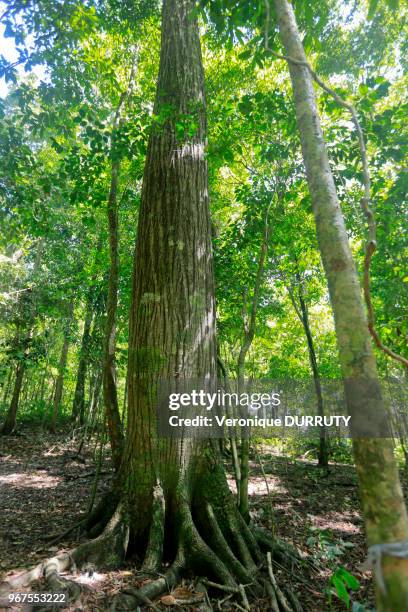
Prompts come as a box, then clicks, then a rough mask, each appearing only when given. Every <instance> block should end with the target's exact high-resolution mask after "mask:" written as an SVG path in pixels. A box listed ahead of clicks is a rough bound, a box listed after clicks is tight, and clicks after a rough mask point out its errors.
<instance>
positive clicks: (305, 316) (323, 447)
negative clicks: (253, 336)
mask: <svg viewBox="0 0 408 612" xmlns="http://www.w3.org/2000/svg"><path fill="white" fill-rule="evenodd" d="M296 279H297V283H298V297H299V304H300V310H299V307H298V304H297V303H296V299H295V296H294V294H293V292H292V290H291V289H289V288H288V291H289V296H290V299H291V302H292V305H293V308H294V309H295V312H296V314H297V316H298V318H299V320H300V322H301V323H302V326H303V331H304V332H305V336H306V341H307V349H308V353H309V362H310V367H311V370H312V375H313V382H314V387H315V392H316V399H317V413H318V414H319V416H322V417H323V416H324V402H323V393H322V384H321V380H320V374H319V368H318V365H317V358H316V351H315V347H314V342H313V336H312V331H311V329H310V323H309V311H308V308H307V304H306V302H305V299H304V295H303V286H302V279H301V278H300V274H296ZM318 464H319V465H320V466H321V467H327V466H328V464H329V449H328V444H327V432H326V427H325V426H324V425H322V426H321V427H320V439H319V456H318Z"/></svg>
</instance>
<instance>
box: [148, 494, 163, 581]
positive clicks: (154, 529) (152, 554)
mask: <svg viewBox="0 0 408 612" xmlns="http://www.w3.org/2000/svg"><path fill="white" fill-rule="evenodd" d="M165 508H166V506H165V500H164V494H163V489H162V487H161V485H160V483H159V482H157V484H156V486H155V488H154V490H153V504H152V522H151V525H150V532H149V540H148V544H147V550H146V554H145V558H144V561H143V565H142V570H145V571H147V572H155V571H158V570H159V569H160V566H161V563H162V558H163V542H164V517H165Z"/></svg>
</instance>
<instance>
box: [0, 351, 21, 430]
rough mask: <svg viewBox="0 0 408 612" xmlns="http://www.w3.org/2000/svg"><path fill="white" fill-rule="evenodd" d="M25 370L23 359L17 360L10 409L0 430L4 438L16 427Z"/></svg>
mask: <svg viewBox="0 0 408 612" xmlns="http://www.w3.org/2000/svg"><path fill="white" fill-rule="evenodd" d="M25 368H26V364H25V359H21V360H19V361H18V362H17V369H16V378H15V380H14V388H13V395H12V397H11V403H10V407H9V409H8V412H7V416H6V420H5V421H4V424H3V429H2V430H1V433H2V434H3V435H5V436H7V435H10V434H11V433H13V431H14V429H15V427H16V418H17V410H18V405H19V401H20V393H21V389H22V386H23V380H24V372H25Z"/></svg>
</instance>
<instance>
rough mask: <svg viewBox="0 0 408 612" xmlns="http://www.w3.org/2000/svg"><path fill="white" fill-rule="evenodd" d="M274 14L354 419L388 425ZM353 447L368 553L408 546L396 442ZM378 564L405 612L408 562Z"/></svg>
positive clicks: (338, 227)
mask: <svg viewBox="0 0 408 612" xmlns="http://www.w3.org/2000/svg"><path fill="white" fill-rule="evenodd" d="M273 6H274V9H275V13H276V19H277V22H278V26H279V32H280V37H281V41H282V44H283V47H284V50H285V53H286V56H287V57H288V58H289V60H288V66H289V71H290V76H291V81H292V86H293V94H294V100H295V108H296V117H297V122H298V127H299V132H300V137H301V144H302V152H303V159H304V163H305V167H306V173H307V179H308V184H309V189H310V194H311V197H312V206H313V213H314V216H315V222H316V230H317V238H318V242H319V248H320V252H321V255H322V260H323V266H324V269H325V273H326V277H327V280H328V285H329V293H330V299H331V303H332V307H333V312H334V320H335V326H336V334H337V341H338V348H339V356H340V362H341V366H342V370H343V375H344V379H345V392H346V399H347V406H348V411H349V414H350V415H351V417H352V418H353V417H354V418H356V419H358V420H359V421H360V422H361V420H362V419H366V420H367V422H369V421H370V419H373V417H374V416H375V417H376V418H379V419H380V421H381V419H382V420H383V421H386V418H385V417H386V411H385V406H384V402H383V399H382V396H381V388H380V384H379V379H378V375H377V368H376V361H375V357H374V354H373V349H372V345H371V338H370V334H369V331H368V326H367V318H366V315H365V312H364V306H363V302H362V297H361V291H360V284H359V279H358V276H357V271H356V266H355V263H354V260H353V257H352V253H351V249H350V246H349V243H348V238H347V233H346V229H345V225H344V220H343V215H342V211H341V208H340V204H339V201H338V198H337V193H336V187H335V183H334V180H333V175H332V171H331V168H330V165H329V160H328V155H327V151H326V146H325V142H324V138H323V133H322V129H321V125H320V118H319V113H318V109H317V104H316V96H315V92H314V89H313V80H312V75H311V72H310V70H309V68H308V65H307V60H306V56H305V52H304V49H303V46H302V42H301V39H300V35H299V31H298V29H297V25H296V20H295V16H294V12H293V9H292V6H291V5H290V4H289V2H288V1H287V0H274V2H273ZM353 446H354V456H355V461H356V468H357V472H358V476H359V480H360V492H361V498H362V504H363V512H364V516H365V521H366V530H367V539H368V543H369V545H370V546H373V545H381V544H388V543H393V542H401V541H405V540H408V517H407V511H406V508H405V504H404V500H403V496H402V490H401V485H400V481H399V476H398V471H397V465H396V461H395V458H394V455H393V443H392V441H391V440H390V439H387V438H381V439H369V438H367V439H366V438H355V439H354V441H353ZM381 562H382V563H381ZM380 564H381V565H382V570H381V571H382V573H383V575H384V583H385V589H383V588H380V587H378V588H377V601H378V609H379V610H384V611H389V612H391V611H394V610H404V609H405V608H406V604H407V601H408V558H404V557H398V556H392V554H390V553H389V552H388V553H387V551H386V549H385V550H384V551H383V556H382V557H381V556H380ZM377 584H381V580H379V581H378V583H377Z"/></svg>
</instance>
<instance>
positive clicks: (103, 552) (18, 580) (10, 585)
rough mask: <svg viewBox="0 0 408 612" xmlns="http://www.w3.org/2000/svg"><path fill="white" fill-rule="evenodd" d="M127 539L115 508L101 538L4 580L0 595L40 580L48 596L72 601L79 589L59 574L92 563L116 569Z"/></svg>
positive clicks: (78, 594) (121, 561)
mask: <svg viewBox="0 0 408 612" xmlns="http://www.w3.org/2000/svg"><path fill="white" fill-rule="evenodd" d="M128 540H129V528H128V527H127V524H126V521H125V519H124V516H123V513H122V510H121V507H120V506H119V507H118V508H117V510H116V512H115V513H114V515H113V516H112V518H111V520H110V521H109V523H108V524H107V526H106V529H105V531H104V533H103V534H102V535H100V536H99V537H98V538H96V539H95V540H90V541H89V542H85V543H84V544H81V545H79V546H78V547H77V548H75V549H74V550H72V551H70V552H65V553H62V554H60V555H56V556H55V557H52V558H50V559H47V560H46V561H44V562H43V563H39V564H38V565H36V566H35V567H34V568H32V569H31V570H29V571H26V572H21V573H19V574H17V575H15V576H11V577H9V578H8V580H7V581H6V582H4V583H3V584H2V586H1V589H0V594H8V593H10V592H13V591H17V590H19V589H21V588H23V587H28V586H30V584H32V583H33V582H35V581H39V580H43V581H44V583H45V588H46V590H47V592H48V593H66V594H67V601H69V602H72V601H76V600H77V599H78V597H79V596H80V593H81V587H80V586H79V585H78V584H77V583H76V582H74V581H72V580H67V579H65V578H62V577H61V573H62V572H66V571H68V570H71V571H74V572H75V571H76V569H77V568H81V567H83V566H84V565H86V564H90V563H91V564H94V565H95V566H97V567H100V566H103V567H107V568H110V569H113V568H118V567H120V565H121V564H122V563H123V560H124V558H125V554H126V550H127V545H128Z"/></svg>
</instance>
